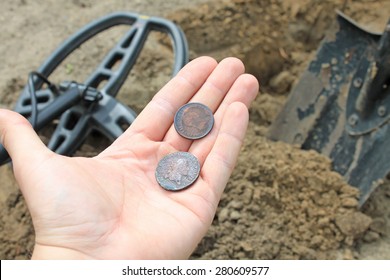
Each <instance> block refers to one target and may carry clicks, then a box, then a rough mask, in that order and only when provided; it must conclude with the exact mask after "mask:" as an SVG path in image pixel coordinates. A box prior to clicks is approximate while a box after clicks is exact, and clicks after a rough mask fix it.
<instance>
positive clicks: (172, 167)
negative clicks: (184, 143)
mask: <svg viewBox="0 0 390 280" xmlns="http://www.w3.org/2000/svg"><path fill="white" fill-rule="evenodd" d="M199 172H200V164H199V161H198V159H197V158H196V157H195V156H194V155H193V154H191V153H187V152H175V153H172V154H169V155H166V156H165V157H163V158H162V159H161V160H160V161H159V163H158V165H157V168H156V180H157V182H158V184H159V185H160V186H161V187H163V188H164V189H166V190H169V191H178V190H182V189H185V188H187V187H189V186H190V185H192V184H193V183H194V182H195V181H196V179H197V178H198V177H199Z"/></svg>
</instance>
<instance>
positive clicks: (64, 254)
mask: <svg viewBox="0 0 390 280" xmlns="http://www.w3.org/2000/svg"><path fill="white" fill-rule="evenodd" d="M31 259H32V260H87V259H91V257H89V256H88V255H85V254H83V253H80V252H78V251H75V250H72V249H68V248H63V247H56V246H47V245H40V244H35V246H34V251H33V253H32V256H31Z"/></svg>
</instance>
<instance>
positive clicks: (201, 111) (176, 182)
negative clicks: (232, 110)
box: [156, 103, 214, 191]
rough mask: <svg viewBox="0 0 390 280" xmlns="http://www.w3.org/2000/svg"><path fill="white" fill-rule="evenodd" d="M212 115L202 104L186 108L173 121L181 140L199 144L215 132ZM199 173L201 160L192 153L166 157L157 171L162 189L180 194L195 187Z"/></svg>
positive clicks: (157, 177)
mask: <svg viewBox="0 0 390 280" xmlns="http://www.w3.org/2000/svg"><path fill="white" fill-rule="evenodd" d="M213 125H214V116H213V112H212V111H211V110H210V109H209V108H208V107H207V106H205V105H203V104H201V103H188V104H185V105H183V106H182V107H181V108H180V109H179V110H178V111H177V112H176V115H175V118H174V126H175V129H176V131H177V133H179V134H180V135H181V136H182V137H184V138H187V139H191V140H196V139H200V138H203V137H205V136H206V135H207V134H208V133H209V132H210V131H211V129H212V128H213ZM199 173H200V164H199V161H198V159H197V158H196V157H195V156H194V155H193V154H191V153H187V152H176V153H172V154H169V155H167V156H165V157H163V158H162V159H161V160H160V161H159V163H158V165H157V169H156V179H157V182H158V183H159V185H160V186H161V187H163V188H164V189H166V190H170V191H178V190H182V189H185V188H187V187H189V186H190V185H192V183H194V182H195V181H196V179H197V178H198V176H199Z"/></svg>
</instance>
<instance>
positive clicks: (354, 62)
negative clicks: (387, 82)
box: [268, 13, 390, 206]
mask: <svg viewBox="0 0 390 280" xmlns="http://www.w3.org/2000/svg"><path fill="white" fill-rule="evenodd" d="M337 21H338V30H337V31H336V32H335V33H333V34H330V35H328V36H327V37H326V38H325V39H324V40H323V42H322V43H321V46H320V48H319V49H318V51H317V54H316V57H315V59H314V60H313V61H311V63H310V64H309V66H308V68H307V69H306V71H305V72H304V73H303V74H302V77H301V79H300V81H299V82H298V83H297V85H296V86H295V87H294V88H293V89H292V91H291V93H290V95H289V98H288V100H287V102H286V105H285V106H284V108H283V109H282V111H281V112H280V114H279V116H278V117H277V118H276V120H275V121H274V123H273V124H272V125H271V127H270V129H269V132H268V136H269V138H271V139H273V140H278V141H279V140H280V141H284V142H287V143H291V144H295V145H298V146H300V147H301V148H303V149H307V150H308V149H314V150H316V151H318V152H320V153H322V154H324V155H326V156H328V157H329V158H330V159H331V160H332V165H333V169H334V170H335V171H337V172H338V173H340V174H341V175H343V176H344V178H345V179H346V181H347V182H348V183H349V184H350V185H352V186H355V187H357V188H359V190H360V206H361V205H362V204H363V203H364V202H365V201H366V200H367V198H368V197H369V195H370V194H371V193H372V191H373V190H374V189H375V188H376V187H377V186H378V185H380V184H381V183H383V180H384V179H386V177H387V176H388V174H389V172H390V129H389V126H388V122H389V120H390V114H389V112H390V99H389V98H388V97H389V96H390V91H388V92H387V94H386V96H387V97H381V98H376V101H375V102H371V103H369V102H366V101H365V100H366V99H367V96H370V94H371V96H372V93H371V92H370V90H369V88H370V84H371V82H372V79H373V76H375V75H376V73H374V70H373V69H374V68H375V66H376V61H378V56H377V53H378V48H380V43H381V38H382V35H381V34H374V33H370V32H367V31H365V30H364V29H363V28H361V27H359V26H358V25H357V24H356V23H355V22H353V21H352V20H351V19H349V18H347V17H346V16H344V15H343V14H341V13H338V15H337ZM389 52H390V50H389ZM377 96H383V94H382V93H381V94H380V95H379V94H377ZM362 104H363V105H362ZM367 104H368V105H367ZM362 107H364V109H362ZM368 107H369V108H368ZM387 108H388V109H387Z"/></svg>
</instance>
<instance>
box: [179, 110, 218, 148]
mask: <svg viewBox="0 0 390 280" xmlns="http://www.w3.org/2000/svg"><path fill="white" fill-rule="evenodd" d="M174 125H175V129H176V131H177V133H179V134H180V135H181V136H183V137H185V138H187V139H192V140H195V139H200V138H202V137H204V136H206V135H207V134H208V133H209V132H210V130H211V129H212V128H213V125H214V116H213V112H211V110H210V109H209V108H208V107H207V106H206V105H203V104H201V103H188V104H185V105H183V106H182V107H181V108H180V109H179V110H178V111H177V112H176V115H175V119H174Z"/></svg>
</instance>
